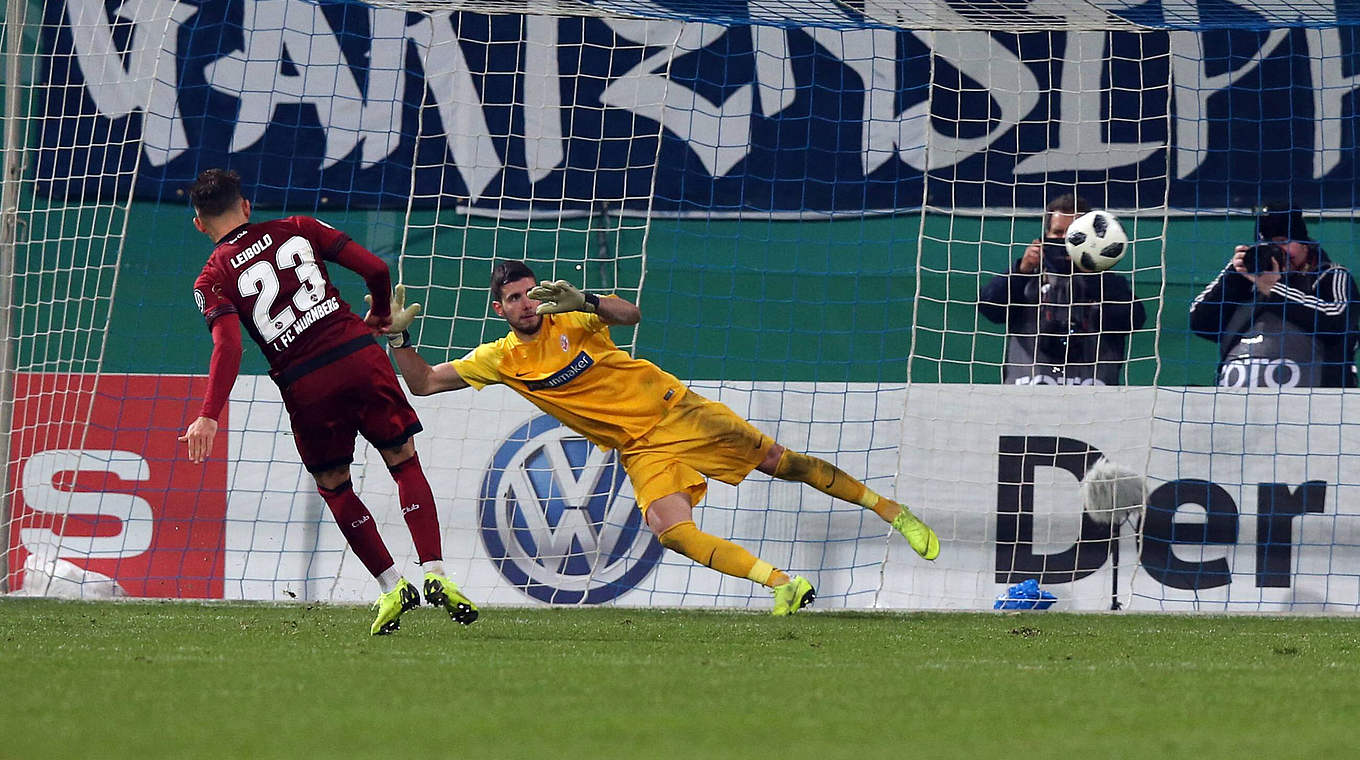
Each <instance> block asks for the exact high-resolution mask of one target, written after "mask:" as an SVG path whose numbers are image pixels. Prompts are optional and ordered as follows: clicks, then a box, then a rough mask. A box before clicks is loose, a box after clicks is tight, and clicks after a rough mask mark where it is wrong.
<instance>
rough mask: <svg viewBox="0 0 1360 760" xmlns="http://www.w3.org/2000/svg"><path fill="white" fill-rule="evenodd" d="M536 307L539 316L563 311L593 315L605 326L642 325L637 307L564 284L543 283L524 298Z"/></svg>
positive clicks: (620, 299) (622, 300) (561, 282)
mask: <svg viewBox="0 0 1360 760" xmlns="http://www.w3.org/2000/svg"><path fill="white" fill-rule="evenodd" d="M527 295H528V296H529V297H530V298H532V299H533V300H535V301H541V302H542V303H540V304H539V305H538V309H537V312H538V313H539V314H560V313H562V312H565V311H585V312H590V313H592V314H595V315H596V316H598V317H599V318H600V320H601V321H603V322H604V323H605V324H609V325H635V324H637V323H638V322H641V321H642V311H641V310H640V309H638V307H637V304H634V303H633V302H631V301H627V300H624V299H622V298H619V297H618V296H598V295H595V294H594V293H590V292H587V291H584V290H579V289H577V287H576V286H575V285H572V284H571V283H570V282H567V281H566V280H557V281H550V280H544V281H543V282H540V283H539V284H538V285H535V286H534V287H533V288H531V289H530V290H529V292H528V294H527Z"/></svg>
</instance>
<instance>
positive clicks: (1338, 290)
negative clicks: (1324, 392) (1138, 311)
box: [1190, 204, 1360, 388]
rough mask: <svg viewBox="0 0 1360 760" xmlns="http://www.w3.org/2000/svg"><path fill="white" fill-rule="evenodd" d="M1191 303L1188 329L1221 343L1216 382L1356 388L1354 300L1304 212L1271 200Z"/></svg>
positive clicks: (1345, 275) (1346, 278)
mask: <svg viewBox="0 0 1360 760" xmlns="http://www.w3.org/2000/svg"><path fill="white" fill-rule="evenodd" d="M1256 240H1257V242H1256V244H1255V245H1239V246H1237V247H1236V248H1235V249H1234V251H1233V256H1232V259H1231V260H1230V261H1229V262H1228V265H1227V266H1226V267H1224V268H1223V271H1221V272H1220V273H1219V275H1218V277H1217V278H1215V279H1214V281H1213V282H1211V283H1209V286H1208V287H1206V288H1205V289H1204V291H1203V292H1202V293H1200V294H1199V295H1198V296H1197V297H1196V298H1195V300H1194V302H1193V303H1192V304H1191V305H1190V329H1191V330H1193V331H1194V333H1195V334H1196V335H1198V336H1200V337H1201V338H1206V339H1208V340H1212V341H1216V342H1217V343H1218V347H1219V358H1220V362H1219V365H1218V385H1219V386H1220V387H1229V388H1353V387H1355V386H1356V369H1355V348H1356V342H1357V338H1358V337H1360V334H1358V333H1357V318H1360V312H1357V311H1356V310H1355V309H1354V308H1352V306H1353V304H1354V303H1355V302H1356V301H1357V300H1358V298H1360V297H1358V296H1357V292H1356V287H1355V282H1354V280H1353V279H1352V278H1351V273H1350V271H1348V270H1347V269H1346V268H1345V267H1343V266H1340V265H1338V264H1334V263H1332V260H1331V259H1330V258H1329V257H1328V256H1327V253H1326V251H1323V250H1322V246H1321V245H1319V244H1318V243H1317V242H1316V241H1314V240H1313V239H1312V238H1311V237H1309V235H1308V228H1307V226H1306V225H1305V224H1304V221H1303V212H1302V211H1300V210H1298V209H1296V208H1291V207H1290V206H1289V205H1288V204H1269V205H1267V206H1265V207H1263V208H1262V209H1261V212H1260V214H1259V215H1258V216H1257V218H1256Z"/></svg>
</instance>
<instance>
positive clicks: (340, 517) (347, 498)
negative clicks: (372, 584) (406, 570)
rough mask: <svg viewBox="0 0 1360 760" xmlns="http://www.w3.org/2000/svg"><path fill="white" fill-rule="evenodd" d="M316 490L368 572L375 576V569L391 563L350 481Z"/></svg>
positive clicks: (386, 566)
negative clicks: (334, 486)
mask: <svg viewBox="0 0 1360 760" xmlns="http://www.w3.org/2000/svg"><path fill="white" fill-rule="evenodd" d="M316 490H317V491H318V492H320V494H321V498H323V499H325V500H326V506H328V507H330V508H331V514H332V515H333V516H334V517H335V523H336V524H337V525H339V526H340V533H342V534H343V535H344V536H345V540H346V541H348V542H349V546H350V548H351V549H353V550H354V554H355V556H357V557H358V558H359V561H360V562H362V563H364V567H366V568H368V572H369V573H371V574H372V575H373V577H374V578H377V577H378V574H379V573H381V572H382V571H384V570H386V569H387V568H389V567H391V566H392V555H391V554H389V553H388V551H387V545H386V544H384V543H383V540H382V536H380V535H378V524H377V523H376V522H375V521H374V520H373V514H372V513H371V512H369V511H368V507H365V506H364V503H363V502H362V501H359V495H358V494H356V493H354V483H353V482H351V481H348V480H346V481H345V482H344V483H341V484H340V486H339V487H338V488H335V489H334V490H332V489H329V488H322V487H320V486H317V489H316Z"/></svg>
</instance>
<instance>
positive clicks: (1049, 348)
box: [978, 254, 1147, 385]
mask: <svg viewBox="0 0 1360 760" xmlns="http://www.w3.org/2000/svg"><path fill="white" fill-rule="evenodd" d="M1019 265H1020V260H1018V259H1017V260H1016V262H1015V263H1014V264H1012V265H1011V271H1009V272H1007V273H1005V274H999V275H996V276H995V277H993V278H992V279H991V281H990V282H988V283H987V284H986V285H985V286H983V288H982V291H981V292H980V293H979V294H978V312H979V313H981V314H982V316H983V317H986V318H987V319H988V320H991V321H992V322H996V323H997V324H1004V325H1006V333H1007V338H1006V365H1005V367H1004V368H1003V369H1002V373H1001V377H1002V381H1003V382H1006V383H1014V384H1040V383H1044V384H1058V385H1118V384H1119V383H1120V382H1121V378H1120V375H1121V373H1122V370H1123V368H1124V362H1125V359H1126V354H1127V350H1128V336H1129V333H1131V332H1133V331H1134V330H1137V329H1138V328H1140V327H1142V326H1143V323H1144V322H1146V321H1147V313H1146V312H1145V311H1144V309H1143V305H1142V304H1141V303H1138V302H1137V301H1135V300H1133V288H1132V286H1131V285H1130V284H1129V280H1128V278H1126V277H1125V276H1123V275H1121V274H1116V273H1114V272H1099V273H1095V274H1082V273H1080V272H1078V273H1072V270H1071V263H1070V261H1068V259H1067V257H1066V255H1052V254H1049V255H1045V257H1044V263H1043V268H1042V270H1043V271H1042V273H1034V274H1025V273H1022V272H1020V271H1019V268H1018V267H1019Z"/></svg>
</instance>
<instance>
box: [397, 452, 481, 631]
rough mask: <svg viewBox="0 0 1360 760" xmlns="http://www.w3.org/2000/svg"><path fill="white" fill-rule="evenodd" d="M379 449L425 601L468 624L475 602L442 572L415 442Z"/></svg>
mask: <svg viewBox="0 0 1360 760" xmlns="http://www.w3.org/2000/svg"><path fill="white" fill-rule="evenodd" d="M378 451H379V453H381V454H382V457H383V460H384V461H385V462H386V463H387V471H388V472H390V473H391V474H392V479H393V480H394V481H395V482H396V484H397V498H398V499H399V500H400V501H401V514H402V517H403V518H404V519H405V520H406V527H407V528H408V529H409V530H410V532H411V540H412V541H413V542H414V543H415V547H416V557H417V560H418V561H419V562H420V567H421V569H423V570H424V571H425V583H424V589H423V590H424V592H425V601H426V602H428V603H430V604H432V605H434V606H435V607H443V608H444V610H445V611H446V612H448V613H449V617H450V618H452V619H453V620H454V621H455V622H458V623H462V624H463V625H471V624H472V623H473V621H475V620H476V619H477V605H475V604H473V603H472V601H471V600H469V599H468V598H467V597H466V596H463V592H462V591H460V590H459V589H458V584H456V583H454V582H453V581H451V580H449V579H448V577H447V576H445V575H444V562H443V559H442V557H443V549H442V548H441V546H440V540H439V518H438V516H437V514H436V511H435V504H434V492H433V491H432V490H431V489H430V483H429V481H428V480H427V479H426V478H425V470H424V468H422V467H421V466H420V457H419V456H418V455H417V454H416V450H415V444H414V443H413V442H412V441H411V440H410V439H407V440H406V441H405V442H403V443H402V444H401V445H399V446H396V447H390V448H379V450H378Z"/></svg>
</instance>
